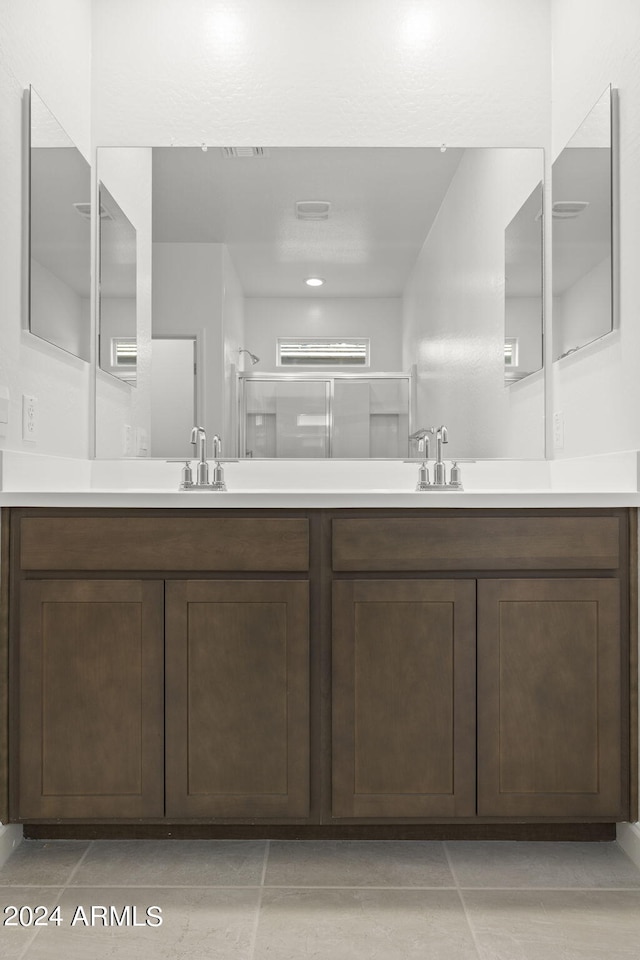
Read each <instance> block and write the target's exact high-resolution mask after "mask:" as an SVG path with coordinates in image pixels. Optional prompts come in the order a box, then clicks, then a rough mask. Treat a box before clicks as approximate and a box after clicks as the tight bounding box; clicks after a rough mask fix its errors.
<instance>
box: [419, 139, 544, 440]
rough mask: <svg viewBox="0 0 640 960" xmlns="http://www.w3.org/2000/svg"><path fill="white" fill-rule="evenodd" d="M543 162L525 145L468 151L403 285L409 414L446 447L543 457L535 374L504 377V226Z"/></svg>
mask: <svg viewBox="0 0 640 960" xmlns="http://www.w3.org/2000/svg"><path fill="white" fill-rule="evenodd" d="M541 162H542V161H541V157H540V156H539V155H538V154H537V152H535V153H533V154H532V151H520V150H514V151H509V152H505V151H501V150H469V151H467V152H466V153H465V154H464V156H463V157H462V160H461V161H460V164H459V166H458V169H457V171H456V173H455V176H454V178H453V180H452V181H451V185H450V187H449V190H448V192H447V195H446V197H445V199H444V201H443V204H442V206H441V208H440V211H439V213H438V216H437V218H436V221H435V223H434V225H433V227H432V229H431V231H430V233H429V236H428V237H427V239H426V241H425V243H424V245H423V247H422V250H421V252H420V256H419V257H418V260H417V262H416V266H415V268H414V270H413V272H412V275H411V278H410V280H409V283H408V284H407V287H406V289H405V297H404V357H405V365H408V364H410V363H411V362H412V361H415V362H416V364H417V372H418V388H417V418H416V422H417V424H418V425H420V426H425V427H427V426H438V425H439V424H441V423H444V424H446V426H447V427H448V431H449V448H448V451H447V453H448V455H449V456H450V457H456V456H460V457H520V456H524V457H544V400H543V389H542V383H543V381H542V377H537V378H536V379H535V384H534V386H533V387H531V385H528V389H527V390H525V391H524V392H523V391H522V390H521V389H520V385H513V386H509V387H505V385H504V333H505V297H504V288H505V279H504V278H505V253H504V242H505V241H504V233H505V228H506V226H507V224H508V223H509V222H510V221H511V219H512V218H513V217H514V215H515V213H516V212H517V210H518V209H519V207H520V206H521V205H522V203H524V201H525V200H526V199H527V197H528V196H529V194H530V193H531V191H532V190H533V188H534V187H535V185H536V183H537V182H538V181H539V179H540V176H541Z"/></svg>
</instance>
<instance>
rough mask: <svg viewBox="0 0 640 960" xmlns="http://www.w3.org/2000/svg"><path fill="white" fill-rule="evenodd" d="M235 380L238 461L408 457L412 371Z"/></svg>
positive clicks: (262, 375) (259, 376) (266, 375)
mask: <svg viewBox="0 0 640 960" xmlns="http://www.w3.org/2000/svg"><path fill="white" fill-rule="evenodd" d="M239 379H240V391H239V403H240V416H239V424H240V438H239V440H240V443H239V450H240V456H241V457H242V456H245V457H265V458H285V459H299V458H307V457H308V458H314V459H315V458H325V457H335V458H347V459H352V458H369V457H371V458H386V457H389V458H398V457H406V456H408V454H409V434H410V433H411V394H412V390H411V374H409V373H379V374H372V373H369V374H366V375H365V374H335V375H333V374H327V375H321V374H320V375H319V374H317V373H314V374H313V375H309V376H305V375H304V374H300V373H297V374H295V375H293V374H277V373H260V374H255V373H250V374H247V375H241V376H240V378H239Z"/></svg>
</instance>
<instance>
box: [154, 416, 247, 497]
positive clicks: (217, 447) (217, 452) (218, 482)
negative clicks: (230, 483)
mask: <svg viewBox="0 0 640 960" xmlns="http://www.w3.org/2000/svg"><path fill="white" fill-rule="evenodd" d="M191 443H192V444H193V445H194V446H195V447H197V454H198V465H197V468H196V479H195V481H194V479H193V473H192V472H191V462H190V461H189V460H186V461H185V460H179V461H177V460H170V461H169V462H170V463H184V467H183V468H182V481H181V483H180V486H179V488H178V489H179V490H194V491H198V490H200V491H206V490H226V489H227V485H226V483H225V480H224V469H223V467H222V464H223V462H224V463H237V462H238V461H237V460H224V461H223V460H222V438H221V437H219V436H218V434H216V435H215V437H214V438H213V459H214V461H215V463H214V467H213V480H211V482H210V481H209V464H208V463H207V435H206V433H205V430H204V427H194V428H193V430H192V431H191Z"/></svg>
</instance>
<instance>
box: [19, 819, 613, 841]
mask: <svg viewBox="0 0 640 960" xmlns="http://www.w3.org/2000/svg"><path fill="white" fill-rule="evenodd" d="M24 836H25V838H27V839H29V840H531V841H540V842H544V841H555V842H576V843H585V842H594V843H602V842H607V841H613V840H615V839H616V824H615V823H491V824H484V823H424V824H423V823H420V824H406V825H404V826H402V825H399V824H371V825H367V826H363V825H362V824H352V825H349V826H346V825H341V826H333V825H329V824H303V825H302V826H297V827H295V826H291V825H289V824H286V825H274V826H256V825H253V824H251V825H248V826H243V825H241V824H227V825H224V824H197V823H175V824H167V823H162V824H151V823H145V824H120V823H118V824H110V823H99V824H67V823H65V824H59V823H37V824H36V823H25V824H24Z"/></svg>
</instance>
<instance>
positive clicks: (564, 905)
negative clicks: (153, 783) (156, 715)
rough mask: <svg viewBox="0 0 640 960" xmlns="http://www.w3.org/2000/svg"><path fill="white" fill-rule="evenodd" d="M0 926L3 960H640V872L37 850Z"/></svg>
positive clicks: (567, 849)
mask: <svg viewBox="0 0 640 960" xmlns="http://www.w3.org/2000/svg"><path fill="white" fill-rule="evenodd" d="M12 905H13V906H15V907H31V908H32V909H33V908H35V907H37V906H39V905H42V907H43V908H47V910H49V911H51V910H53V908H54V907H55V906H59V908H60V910H59V914H58V915H59V917H60V921H61V922H60V924H59V925H56V924H55V923H53V922H51V923H49V924H48V925H47V924H46V925H43V926H37V927H36V926H33V925H29V920H30V919H31V914H30V913H29V911H28V910H23V911H22V920H23V922H24V923H25V925H24V926H20V925H19V920H20V915H18V918H17V921H16V922H17V925H7V924H6V921H7V919H11V915H12V913H13V911H7V909H6V908H7V907H10V906H12ZM134 906H135V907H136V911H135V913H134V911H133V907H134ZM151 906H156V907H160V908H161V911H162V920H163V922H162V925H161V926H151V925H147V924H146V920H147V912H146V911H147V908H148V907H151ZM79 907H82V911H80V910H79V909H78V908H79ZM92 907H94V914H95V923H94V925H90V924H91V908H92ZM96 907H97V908H106V910H104V911H102V910H100V909H98V911H97V912H96V911H95V908H96ZM110 907H113V908H114V910H113V911H112V920H111V921H110V922H109V923H105V921H104V920H103V919H102V918H103V916H104V917H106V918H107V919H108V918H109V917H110V913H109V908H110ZM125 907H128V908H129V909H128V910H125ZM43 912H44V909H43V910H41V911H40V913H43ZM153 913H154V912H153V911H152V912H151V915H150V923H151V922H155V920H154V916H153ZM0 915H1V916H2V918H3V920H4V921H5V923H4V925H2V926H0V957H2V958H3V960H62V958H64V960H147V958H148V960H165V958H166V960H365V958H366V960H418V958H419V960H605V958H606V960H639V958H640V871H639V870H638V869H637V868H636V867H635V866H634V864H633V863H632V862H631V861H630V860H629V859H628V858H627V856H626V855H625V854H624V853H623V851H622V850H621V849H620V848H619V847H618V846H617V845H616V844H615V843H593V844H589V843H484V842H482V843H479V842H474V843H471V842H450V843H436V842H391V841H386V842H369V841H323V842H311V841H296V842H284V841H270V842H266V841H241V840H228V841H213V840H212V841H206V840H203V841H199V840H185V841H182V840H166V841H151V840H139V841H108V840H107V841H94V842H93V843H85V842H80V841H56V842H48V843H47V842H43V841H34V840H29V841H24V842H23V843H22V844H21V846H20V847H18V848H17V850H16V851H15V852H14V854H13V855H12V856H11V857H10V859H9V860H8V861H7V863H6V864H5V866H4V868H3V869H2V870H0ZM54 916H55V914H54ZM74 918H75V923H73V922H72V921H73V920H74ZM85 918H86V919H85ZM134 918H135V921H136V925H133V921H134ZM116 920H120V921H121V922H122V925H119V926H118V925H116V924H115V921H116Z"/></svg>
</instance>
